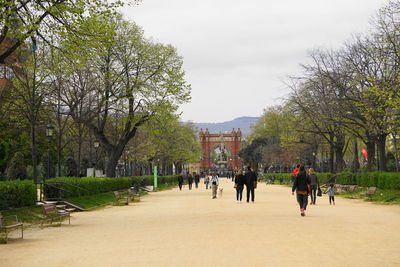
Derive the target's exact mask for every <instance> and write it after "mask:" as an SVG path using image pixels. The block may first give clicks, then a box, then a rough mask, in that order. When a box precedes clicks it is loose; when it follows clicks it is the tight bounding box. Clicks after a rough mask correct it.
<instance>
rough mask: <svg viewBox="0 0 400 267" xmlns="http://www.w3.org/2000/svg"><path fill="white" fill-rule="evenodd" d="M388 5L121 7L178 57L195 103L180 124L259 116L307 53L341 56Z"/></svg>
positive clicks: (189, 2) (187, 1)
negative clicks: (338, 51)
mask: <svg viewBox="0 0 400 267" xmlns="http://www.w3.org/2000/svg"><path fill="white" fill-rule="evenodd" d="M385 3H387V0H268V1H267V0H247V1H243V0H240V1H239V0H143V1H142V2H140V4H139V5H135V6H131V7H124V9H123V13H124V15H125V17H126V18H127V19H129V20H133V21H135V22H136V23H137V24H138V25H140V26H141V27H142V28H143V30H144V32H145V36H146V37H148V38H152V39H154V40H156V41H158V42H161V43H164V44H172V45H173V46H174V47H176V48H177V50H178V54H179V55H180V56H182V57H183V60H184V66H183V69H184V71H185V72H186V76H185V78H186V81H187V82H188V84H191V87H192V94H191V95H192V100H191V101H190V103H187V104H184V105H183V106H182V107H181V108H180V112H182V116H181V118H182V120H184V121H193V122H224V121H230V120H232V119H235V118H237V117H242V116H252V117H257V116H261V115H262V113H263V110H264V109H265V108H267V107H269V106H273V105H279V104H281V103H282V101H283V99H285V97H287V95H288V93H289V89H288V88H287V87H286V86H285V81H287V80H288V78H287V77H288V76H289V75H290V76H293V75H300V74H301V67H300V64H302V63H306V62H307V60H308V58H307V55H308V53H309V52H310V51H311V50H312V49H317V48H329V49H339V48H340V47H341V46H342V45H343V44H344V42H346V41H348V40H349V39H351V36H352V34H357V33H367V32H368V31H369V30H370V29H371V26H370V22H371V17H372V16H373V15H374V14H376V12H377V11H378V9H379V8H381V7H382V6H383V5H385Z"/></svg>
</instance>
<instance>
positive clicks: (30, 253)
mask: <svg viewBox="0 0 400 267" xmlns="http://www.w3.org/2000/svg"><path fill="white" fill-rule="evenodd" d="M221 184H222V186H223V187H224V195H223V197H222V198H219V199H214V200H212V199H211V192H210V190H208V191H206V190H205V189H204V188H203V184H201V188H199V189H198V190H196V189H194V190H192V191H189V190H188V188H187V187H185V188H184V190H182V191H179V190H178V189H173V190H169V191H164V192H158V193H152V194H150V195H149V196H147V197H145V198H143V199H142V202H140V203H135V204H131V205H130V206H120V207H108V208H106V209H103V210H98V211H93V212H85V213H74V214H73V218H72V219H71V225H64V226H62V227H48V228H45V229H43V230H37V229H33V230H31V231H28V232H27V234H26V238H25V239H24V240H15V241H11V242H10V243H9V244H7V245H0V266H7V267H11V266H41V267H45V266H97V267H99V266H191V267H192V266H294V265H296V266H400V231H399V227H400V208H399V207H397V206H396V207H394V206H378V205H373V204H369V203H366V202H362V201H357V200H347V199H341V198H339V199H337V205H336V206H329V203H328V199H327V197H326V196H323V197H321V198H318V199H317V201H318V202H317V206H311V207H310V206H309V209H308V211H307V216H306V217H304V218H303V217H300V216H299V214H298V208H297V203H296V201H295V199H294V197H293V196H291V195H290V189H289V188H288V187H283V186H278V185H268V186H266V185H265V184H260V185H259V188H258V189H257V190H256V203H254V204H246V203H242V204H237V203H235V201H234V189H233V188H232V184H231V182H228V181H227V180H225V179H223V180H222V182H221Z"/></svg>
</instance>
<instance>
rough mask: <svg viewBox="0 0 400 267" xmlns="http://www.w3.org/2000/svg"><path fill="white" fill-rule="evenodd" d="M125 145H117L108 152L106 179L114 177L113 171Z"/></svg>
mask: <svg viewBox="0 0 400 267" xmlns="http://www.w3.org/2000/svg"><path fill="white" fill-rule="evenodd" d="M125 145H126V144H125V143H119V144H118V145H117V146H113V147H112V149H111V150H109V151H108V162H107V167H106V176H107V177H115V175H116V172H115V170H116V168H117V165H118V160H119V159H120V157H121V156H122V153H123V152H124V148H125Z"/></svg>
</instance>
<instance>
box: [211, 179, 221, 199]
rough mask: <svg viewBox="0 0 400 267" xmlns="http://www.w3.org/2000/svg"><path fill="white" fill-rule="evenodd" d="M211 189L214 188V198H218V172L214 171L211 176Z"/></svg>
mask: <svg viewBox="0 0 400 267" xmlns="http://www.w3.org/2000/svg"><path fill="white" fill-rule="evenodd" d="M210 182H211V189H212V198H213V199H214V198H217V190H218V184H219V181H218V175H217V174H216V173H213V175H212V177H211V181H210Z"/></svg>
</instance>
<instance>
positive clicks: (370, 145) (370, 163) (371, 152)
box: [365, 141, 375, 172]
mask: <svg viewBox="0 0 400 267" xmlns="http://www.w3.org/2000/svg"><path fill="white" fill-rule="evenodd" d="M365 145H366V146H367V152H368V160H367V170H368V171H369V172H370V171H372V170H373V168H374V165H375V142H373V141H368V142H366V143H365Z"/></svg>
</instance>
